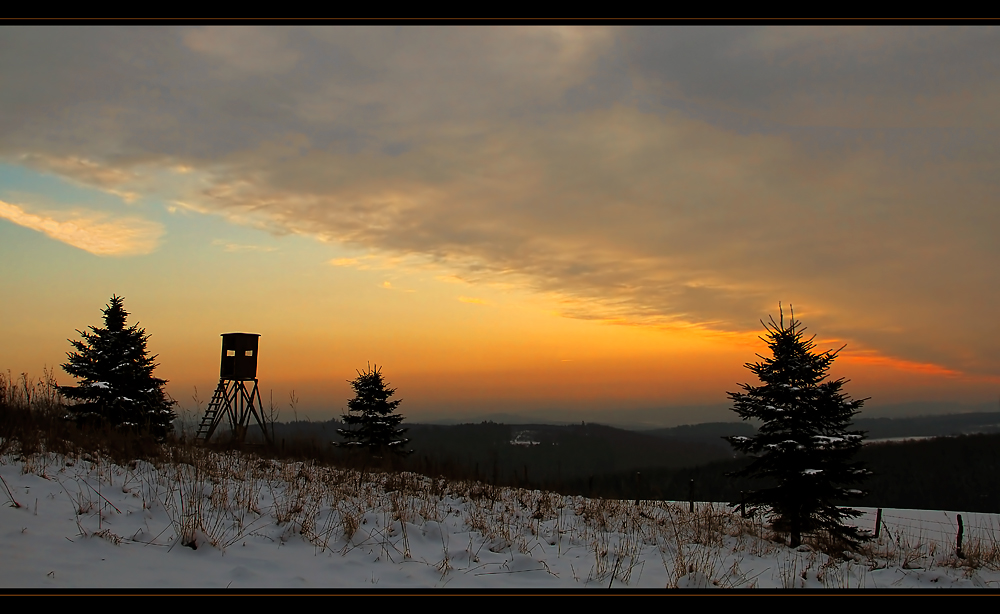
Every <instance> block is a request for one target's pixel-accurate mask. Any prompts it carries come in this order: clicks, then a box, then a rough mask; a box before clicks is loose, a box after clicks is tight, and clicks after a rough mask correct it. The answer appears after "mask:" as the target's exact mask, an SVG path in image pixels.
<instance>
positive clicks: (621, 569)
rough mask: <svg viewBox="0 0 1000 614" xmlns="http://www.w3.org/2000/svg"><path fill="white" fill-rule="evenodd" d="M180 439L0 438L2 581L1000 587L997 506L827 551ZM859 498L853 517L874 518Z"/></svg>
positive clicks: (937, 515)
mask: <svg viewBox="0 0 1000 614" xmlns="http://www.w3.org/2000/svg"><path fill="white" fill-rule="evenodd" d="M178 454H180V456H178V457H177V458H175V459H174V460H173V461H172V462H162V463H157V464H156V465H153V464H150V463H146V462H136V463H132V464H129V465H127V466H119V465H115V464H113V463H111V462H108V461H107V460H105V459H102V458H99V457H92V456H88V455H78V456H74V457H64V456H57V455H52V454H43V455H33V456H30V457H28V458H26V459H22V458H20V457H19V456H18V455H16V454H13V453H8V454H5V455H0V476H2V477H3V480H4V482H6V485H7V487H9V494H8V490H7V488H5V487H4V486H3V484H0V489H2V490H0V501H2V502H3V505H2V506H0V552H3V553H4V556H3V557H0V587H2V588H4V589H8V590H9V589H19V588H21V589H50V588H53V589H54V588H120V589H121V588H124V589H128V588H146V589H149V588H152V589H158V588H201V589H226V588H229V589H258V588H291V589H324V588H348V589H376V590H377V589H382V588H444V589H465V588H477V589H531V588H540V589H556V590H562V589H578V588H579V589H588V588H589V589H607V588H608V587H612V588H622V589H624V588H633V589H651V588H656V589H662V588H666V587H671V588H673V587H679V588H701V587H704V588H712V587H720V588H743V589H747V588H814V589H815V588H833V589H840V588H852V589H853V588H883V589H885V588H888V589H912V588H929V587H941V588H949V589H954V588H983V589H989V588H993V589H996V588H997V587H1000V565H998V563H1000V556H998V553H1000V546H998V543H997V538H998V537H1000V518H998V516H997V515H990V514H964V513H963V514H962V516H963V520H964V526H965V532H964V554H965V558H961V559H960V558H957V557H956V556H955V545H956V544H955V541H956V534H957V519H956V514H955V513H954V512H942V511H938V512H928V511H917V510H884V512H883V519H884V522H885V525H884V528H883V530H882V532H881V536H880V539H879V540H878V542H877V543H875V544H873V545H871V546H870V547H869V548H868V549H867V550H866V551H865V552H863V553H861V554H855V555H853V556H852V557H850V558H841V559H839V560H834V559H831V558H829V557H828V556H827V555H825V554H823V553H821V552H818V551H816V550H813V549H811V548H809V547H805V546H804V547H802V548H800V549H798V550H792V549H789V548H787V547H785V546H783V545H780V544H778V543H775V542H774V541H770V540H768V539H766V538H767V537H768V536H769V535H768V531H767V530H766V529H765V528H764V527H763V526H762V524H761V522H760V521H759V520H757V521H754V520H743V519H741V518H739V514H738V513H737V514H734V513H732V512H731V511H730V510H729V509H728V508H727V507H726V506H724V505H720V504H714V505H713V504H699V505H698V506H697V509H696V511H695V513H690V512H689V511H688V504H687V503H680V504H678V503H664V502H656V501H648V502H647V501H640V502H638V504H637V503H636V502H635V501H616V500H601V499H586V498H583V497H567V496H561V495H556V494H552V493H546V492H540V491H527V490H519V489H512V488H496V487H491V486H488V485H483V484H477V483H468V482H446V481H444V480H443V479H439V480H432V479H429V478H425V477H421V476H417V475H413V474H381V473H368V474H361V473H359V472H357V471H342V470H336V469H331V468H327V467H320V466H313V465H308V464H301V463H298V464H282V463H277V462H272V461H265V460H261V459H257V458H253V457H247V456H239V455H235V454H229V455H221V454H209V453H207V452H204V451H191V450H188V451H186V452H182V453H178ZM11 498H12V499H13V501H16V504H17V505H19V507H17V506H15V503H13V502H12V501H11ZM865 512H866V514H865V516H863V517H862V518H860V519H859V520H858V524H859V526H861V527H864V528H869V527H870V528H874V525H875V511H874V510H865ZM185 544H187V545H185ZM191 546H195V547H194V548H192V547H191Z"/></svg>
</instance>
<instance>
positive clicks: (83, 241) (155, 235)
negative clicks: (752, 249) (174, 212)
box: [0, 201, 163, 256]
mask: <svg viewBox="0 0 1000 614" xmlns="http://www.w3.org/2000/svg"><path fill="white" fill-rule="evenodd" d="M0 217H2V218H4V219H6V220H8V221H11V222H13V223H15V224H18V225H20V226H24V227H25V228H30V229H32V230H36V231H38V232H41V233H44V234H45V235H47V236H48V237H50V238H52V239H55V240H56V241H62V242H63V243H66V244H68V245H72V246H73V247H77V248H79V249H82V250H84V251H87V252H90V253H92V254H96V255H98V256H133V255H140V254H148V253H151V252H152V251H154V250H155V249H156V247H157V245H158V243H159V239H160V237H161V236H162V235H163V227H162V226H161V225H160V224H157V223H155V222H150V221H148V220H143V219H139V218H125V219H114V220H108V219H107V216H106V215H104V214H100V213H95V212H76V213H49V214H38V213H30V212H28V211H25V210H24V208H23V207H22V206H19V205H14V204H11V203H7V202H3V201H0Z"/></svg>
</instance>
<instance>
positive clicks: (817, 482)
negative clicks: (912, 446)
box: [725, 304, 870, 547]
mask: <svg viewBox="0 0 1000 614" xmlns="http://www.w3.org/2000/svg"><path fill="white" fill-rule="evenodd" d="M780 309H781V306H780V304H779V311H780ZM770 320H771V322H770V324H767V323H765V322H763V321H761V324H763V325H764V328H765V329H766V330H767V331H768V334H767V338H766V339H765V338H763V337H761V340H763V341H764V342H766V343H767V346H768V348H770V350H771V354H772V357H771V358H765V357H764V356H761V355H760V354H758V356H759V357H760V358H761V360H762V362H757V363H747V364H746V365H745V366H746V368H748V369H750V371H752V372H753V373H754V375H756V376H757V377H758V379H760V381H761V383H762V385H760V386H751V385H749V384H742V388H743V390H744V392H730V393H727V394H728V395H729V397H730V399H732V401H733V404H734V407H733V411H735V412H736V413H737V414H739V416H740V418H742V419H744V420H750V419H756V420H760V421H762V422H763V424H762V425H761V426H760V428H759V429H758V430H757V434H756V435H755V436H754V437H736V436H733V437H726V438H725V439H726V440H727V441H729V443H730V444H732V446H733V447H734V448H735V449H736V450H738V451H739V452H742V453H744V454H747V455H749V456H751V457H753V461H752V462H751V463H750V464H749V465H748V466H747V467H745V468H744V469H743V470H741V471H738V472H735V473H733V474H732V475H734V476H740V477H751V478H761V479H762V481H763V482H764V483H765V484H766V486H765V487H763V488H760V489H759V490H756V491H753V492H751V493H748V494H747V495H746V498H745V504H746V505H747V506H749V508H750V509H751V510H752V511H755V510H757V509H763V510H765V511H766V512H767V513H768V514H769V515H770V518H771V521H772V526H773V527H774V528H775V529H776V530H778V531H781V532H787V533H789V534H790V542H791V546H792V547H797V546H799V545H800V544H801V543H802V535H803V534H804V533H812V532H816V531H818V530H820V531H826V532H828V533H829V535H830V536H832V537H834V538H838V539H840V540H841V541H842V542H843V543H844V544H845V545H847V546H850V547H856V546H858V544H859V542H861V541H864V540H865V539H867V538H868V536H867V535H866V534H865V533H863V532H861V531H859V530H858V529H857V528H855V527H853V526H850V525H845V524H844V521H845V519H850V518H855V517H857V516H859V515H860V514H861V512H859V511H857V510H854V509H850V508H845V507H838V506H837V505H836V504H835V502H836V501H845V500H849V499H856V498H860V497H862V496H864V495H865V493H864V492H863V491H861V490H858V489H856V488H848V487H850V486H853V485H858V484H860V483H861V482H862V481H863V480H864V479H865V477H866V476H867V475H869V474H870V472H869V471H868V470H866V469H865V468H864V467H863V465H862V463H860V462H852V461H851V458H852V457H853V456H854V454H855V453H856V452H857V451H858V450H859V449H860V447H861V443H862V439H863V438H864V432H863V431H850V430H848V429H849V428H850V426H851V418H852V417H853V416H854V415H855V414H857V413H858V411H859V409H860V408H861V406H862V404H863V403H864V402H865V401H867V400H868V399H861V400H857V401H852V400H851V399H850V398H849V397H848V396H847V395H846V394H844V393H842V392H841V388H842V386H843V385H844V383H846V381H847V380H844V379H843V378H841V379H838V380H834V381H824V380H826V378H827V371H828V370H829V369H830V365H831V364H832V363H833V361H834V359H835V358H836V357H837V354H838V353H839V352H840V350H842V349H843V347H842V348H840V350H836V351H834V350H828V351H826V352H822V353H820V352H815V351H813V350H814V348H815V344H814V343H813V339H815V336H813V337H810V338H809V339H805V338H804V337H803V333H804V332H805V329H804V328H802V327H801V323H800V322H799V321H797V320H796V319H795V313H794V311H793V312H792V315H791V318H790V321H789V324H788V326H785V320H784V313H783V312H781V315H780V318H779V322H777V323H775V321H774V318H773V317H772V318H770Z"/></svg>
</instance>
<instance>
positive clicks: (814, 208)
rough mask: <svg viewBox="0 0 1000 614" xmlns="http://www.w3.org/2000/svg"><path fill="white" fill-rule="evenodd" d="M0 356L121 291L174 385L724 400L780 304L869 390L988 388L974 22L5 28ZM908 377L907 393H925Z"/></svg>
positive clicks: (498, 409)
mask: <svg viewBox="0 0 1000 614" xmlns="http://www.w3.org/2000/svg"><path fill="white" fill-rule="evenodd" d="M0 84H2V87H0V281H2V283H3V287H4V300H3V301H0V327H2V329H0V330H2V335H3V340H4V341H3V343H2V344H0V368H2V369H4V370H10V371H11V372H12V373H14V374H17V373H20V372H27V373H28V374H29V375H32V376H38V375H41V374H42V372H43V369H44V368H46V367H48V368H50V369H52V370H53V371H54V372H55V375H56V377H57V379H58V380H59V383H60V384H71V383H72V378H70V377H69V376H68V375H67V374H66V373H65V372H63V371H61V369H60V368H59V365H60V364H62V363H63V362H65V360H66V352H68V351H69V350H70V349H71V348H70V344H69V342H68V339H71V338H78V334H77V332H76V331H77V330H85V329H86V327H88V326H92V325H100V324H101V323H102V322H101V309H102V308H103V307H104V306H105V305H106V304H107V302H108V300H109V298H110V297H111V296H112V295H113V294H116V295H119V296H123V297H124V298H125V308H126V309H127V310H128V311H129V312H130V314H131V315H130V319H129V323H136V322H138V323H139V324H140V325H141V326H142V327H143V328H145V329H146V332H147V333H149V334H150V335H151V337H150V340H149V349H150V351H151V352H152V353H155V354H157V356H158V358H157V362H158V363H159V365H160V366H159V367H158V368H157V371H156V375H157V376H159V377H162V378H164V379H167V380H169V383H168V385H167V391H168V392H169V393H170V394H171V395H172V396H173V398H175V399H176V400H177V401H178V403H179V408H180V409H182V410H185V411H192V412H195V413H197V408H198V403H197V402H196V401H195V400H194V399H193V397H194V396H195V389H196V388H197V394H198V398H199V399H200V400H201V402H202V404H204V403H206V402H207V400H208V398H210V397H211V391H212V389H214V387H215V385H216V384H217V381H218V380H217V377H218V376H217V375H216V373H217V369H218V364H219V362H218V357H219V352H220V348H221V341H220V337H219V335H220V334H221V333H226V332H250V333H258V334H260V335H261V340H260V359H259V368H258V376H259V379H260V386H261V389H262V390H263V392H264V397H265V404H273V406H274V407H276V408H278V409H279V410H280V411H281V412H282V413H281V418H279V419H282V420H284V419H293V418H299V419H302V418H306V417H307V418H309V419H312V420H325V419H328V418H331V417H334V416H337V415H339V414H341V413H342V412H344V411H345V407H346V401H347V399H348V398H349V397H350V396H351V390H350V387H349V385H348V383H347V380H349V379H351V378H352V377H355V376H356V375H357V370H358V369H365V368H366V367H367V365H368V364H369V363H371V364H373V365H378V366H380V367H381V368H382V371H383V374H384V376H385V378H386V380H387V381H388V382H389V383H390V385H392V386H393V387H395V388H396V389H397V393H396V398H401V399H403V403H402V405H401V406H400V411H401V412H402V413H403V414H404V415H406V416H407V417H408V419H411V420H417V421H419V420H432V419H445V418H448V419H457V420H462V419H470V420H472V419H477V418H478V417H481V416H485V415H490V414H496V413H508V414H519V415H524V416H532V417H535V418H538V419H550V420H553V419H557V418H558V419H561V420H567V421H577V420H594V419H600V420H604V421H610V422H614V421H618V422H629V421H631V422H636V423H638V422H642V423H645V424H649V425H654V424H655V425H660V426H671V425H674V424H685V423H697V422H708V421H719V420H734V419H736V416H735V414H733V413H732V412H731V411H729V410H728V407H729V404H728V402H727V396H726V392H727V391H736V390H738V387H739V384H741V383H756V380H755V379H754V376H753V374H752V373H750V372H749V371H748V370H747V369H746V368H745V367H744V365H745V363H747V362H752V361H756V360H758V358H757V356H756V354H757V353H766V347H765V345H764V343H763V341H761V339H760V338H759V336H760V335H762V334H764V332H765V331H764V328H763V326H762V324H761V320H764V321H767V320H768V318H769V317H771V316H773V317H775V318H776V319H777V318H779V317H780V315H779V303H780V306H781V310H782V311H784V314H785V317H786V318H787V317H788V315H789V312H790V310H791V309H793V308H794V313H795V317H796V318H798V319H800V320H801V321H802V323H803V324H804V325H805V326H806V327H807V329H808V333H809V334H815V335H816V343H817V349H819V350H826V349H836V348H839V347H841V346H846V347H844V349H843V350H842V351H841V352H840V354H839V357H838V359H837V361H836V362H835V363H834V366H833V368H832V369H831V376H832V377H844V378H847V379H849V380H850V381H849V383H847V384H846V385H845V391H846V392H847V393H848V394H850V395H851V396H852V397H854V398H866V397H870V400H869V401H868V402H867V403H866V405H865V415H872V416H875V415H895V414H893V412H896V413H897V414H898V413H900V412H904V411H905V412H910V413H913V412H918V413H919V411H922V412H924V413H927V412H931V413H934V412H937V413H943V412H950V411H967V410H970V409H980V410H982V409H993V410H995V409H996V408H997V407H998V400H1000V324H998V321H997V317H996V314H997V313H998V312H1000V283H998V281H1000V272H998V267H997V266H996V265H997V263H998V261H1000V258H998V257H1000V241H997V240H996V239H995V235H996V231H997V229H998V228H1000V207H998V206H997V203H998V202H1000V200H998V196H1000V180H998V177H1000V172H998V171H1000V147H998V145H1000V33H998V32H997V30H996V29H995V28H992V27H970V28H966V27H937V26H936V27H926V28H924V27H851V26H847V27H749V26H746V27H744V26H733V27H729V26H726V27H720V26H707V27H695V26H650V27H617V26H583V27H548V26H528V27H506V26H498V27H487V26H468V27H455V26H451V27H433V26H402V27H379V26H373V27H354V26H345V27H326V26H319V27H279V26H261V27H253V26H238V27H236V26H223V27H200V26H197V27H195V26H192V27H153V26H148V27H132V26H127V27H83V26H67V27H8V28H5V29H4V35H3V36H2V37H0ZM918 404H919V405H918Z"/></svg>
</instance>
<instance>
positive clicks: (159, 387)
mask: <svg viewBox="0 0 1000 614" xmlns="http://www.w3.org/2000/svg"><path fill="white" fill-rule="evenodd" d="M102 312H103V314H104V327H103V328H97V327H94V326H91V327H89V329H90V332H85V331H80V330H77V331H76V332H78V333H79V334H80V336H81V337H82V340H77V341H73V340H69V342H70V343H71V344H72V345H73V347H74V348H75V349H76V351H75V352H68V353H67V354H66V356H67V357H68V359H69V362H67V363H66V364H64V365H62V368H63V370H65V371H66V372H67V373H69V374H70V375H72V376H73V377H75V378H77V379H78V380H80V381H79V385H77V386H60V387H59V391H60V392H61V393H62V394H63V396H65V397H67V398H70V399H74V400H76V401H77V402H76V404H74V405H71V406H70V408H69V409H70V412H71V414H72V415H73V416H74V417H75V418H76V420H77V422H79V423H90V424H109V425H111V426H114V427H119V428H126V429H130V430H134V431H139V432H146V433H149V434H152V435H153V436H155V437H157V438H160V439H162V438H163V437H165V436H166V434H167V433H168V432H169V430H170V429H171V427H172V423H173V420H174V418H175V417H176V414H175V413H174V412H173V411H171V407H173V405H174V403H175V401H174V400H173V399H170V398H169V397H168V396H167V395H166V393H165V392H164V391H163V386H164V384H166V383H167V380H163V379H159V378H156V377H153V369H155V368H156V367H157V366H158V365H156V364H155V363H154V362H153V361H154V360H155V359H156V356H149V355H148V354H147V350H146V342H147V341H148V340H149V335H147V334H146V331H145V329H142V328H139V326H138V324H136V325H133V326H131V327H128V328H126V327H125V320H126V318H127V317H128V315H129V314H128V312H127V311H125V303H124V299H123V298H121V297H119V296H112V297H111V300H110V302H109V303H108V305H107V306H106V307H105V308H104V309H103V311H102Z"/></svg>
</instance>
